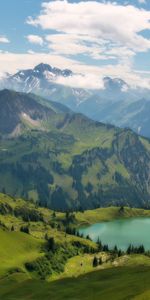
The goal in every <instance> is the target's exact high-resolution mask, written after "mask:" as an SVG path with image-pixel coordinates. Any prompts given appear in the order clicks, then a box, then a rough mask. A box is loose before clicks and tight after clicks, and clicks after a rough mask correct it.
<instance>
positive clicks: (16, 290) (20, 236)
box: [0, 194, 150, 300]
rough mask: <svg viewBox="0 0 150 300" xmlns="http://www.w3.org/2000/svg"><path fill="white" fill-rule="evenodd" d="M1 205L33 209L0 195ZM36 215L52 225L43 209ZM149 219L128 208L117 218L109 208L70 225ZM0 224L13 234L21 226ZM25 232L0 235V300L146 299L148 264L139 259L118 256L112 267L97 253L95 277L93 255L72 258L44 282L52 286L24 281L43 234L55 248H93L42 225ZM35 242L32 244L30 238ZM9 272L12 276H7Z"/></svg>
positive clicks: (81, 216)
mask: <svg viewBox="0 0 150 300" xmlns="http://www.w3.org/2000/svg"><path fill="white" fill-rule="evenodd" d="M6 202H7V203H8V204H9V205H10V206H12V207H16V206H17V207H18V206H24V205H25V204H26V206H27V207H30V208H35V206H34V204H32V203H30V202H25V201H24V200H22V199H16V200H13V199H12V198H11V197H9V196H7V195H3V194H0V203H6ZM36 209H38V210H40V211H41V213H42V214H43V216H44V219H45V220H52V211H50V210H48V209H44V208H36ZM149 215H150V211H144V210H140V209H130V208H125V211H124V214H122V215H121V214H120V213H119V208H116V207H109V208H105V209H96V210H93V211H85V212H84V213H77V214H76V219H77V223H78V224H85V223H87V222H89V223H94V222H99V221H104V220H111V219H115V218H120V217H132V216H149ZM63 218H64V214H63V213H59V212H57V213H56V220H57V222H59V221H60V222H61V220H62V219H63ZM0 220H1V221H2V222H3V223H5V225H7V226H8V228H10V227H11V226H12V224H15V225H16V228H17V230H19V226H20V225H22V224H23V221H22V220H21V218H19V219H18V218H15V217H14V216H12V215H5V216H3V215H0ZM30 231H31V235H27V234H24V233H20V232H9V231H7V230H6V231H2V230H0V258H1V263H0V277H1V279H0V299H1V298H2V299H3V300H20V299H21V300H26V299H30V300H38V299H41V298H42V299H43V300H47V299H53V300H63V299H65V300H66V299H68V300H70V299H72V300H75V299H76V300H80V299H82V300H84V299H86V300H91V299H92V300H99V299H101V300H103V299H111V300H113V299H115V300H119V299H120V300H123V299H137V300H142V299H149V297H150V290H149V284H150V279H149V278H150V277H149V276H150V270H149V266H150V259H149V257H146V256H144V255H131V256H123V257H120V258H116V259H115V260H114V261H113V262H111V261H108V262H105V260H106V259H107V258H109V254H105V253H99V254H97V256H98V257H100V256H101V257H102V258H103V262H104V263H103V265H102V266H99V267H98V268H97V269H96V271H95V272H93V267H92V261H93V257H94V254H85V255H78V256H75V257H73V258H71V259H69V260H68V262H67V264H66V267H65V271H64V273H61V274H60V275H57V276H56V275H55V274H54V275H53V276H52V278H50V280H52V282H45V281H38V280H35V279H30V280H29V278H30V275H29V273H27V272H26V271H25V269H24V263H25V262H26V261H32V260H34V259H35V258H36V257H38V256H40V255H42V253H41V249H40V248H41V245H42V243H43V237H44V234H45V232H48V233H49V235H50V236H53V237H54V238H55V240H56V241H57V242H60V243H70V242H71V241H73V240H82V242H83V241H84V242H85V243H88V244H91V245H92V246H93V245H94V243H92V242H90V241H88V240H83V239H80V238H78V237H74V236H71V235H65V233H64V232H62V231H58V230H57V229H53V228H51V227H50V226H49V225H48V224H47V225H45V224H43V223H42V222H30ZM35 236H36V237H38V239H37V238H34V237H35ZM40 238H42V240H41V239H40ZM81 263H82V266H81ZM133 266H134V268H133ZM116 267H117V268H116ZM15 268H20V269H21V270H22V272H20V273H14V269H15ZM12 269H13V275H8V274H9V272H10V270H12ZM23 272H24V273H23ZM4 275H5V277H4ZM69 277H73V278H69ZM55 279H57V280H55ZM143 282H144V283H143ZM139 295H143V296H139ZM145 295H146V296H145ZM144 297H145V298H144Z"/></svg>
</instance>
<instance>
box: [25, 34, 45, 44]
mask: <svg viewBox="0 0 150 300" xmlns="http://www.w3.org/2000/svg"><path fill="white" fill-rule="evenodd" d="M27 40H28V41H29V42H30V43H31V44H38V45H41V46H42V45H43V39H42V37H40V36H39V35H32V34H30V35H28V36H27Z"/></svg>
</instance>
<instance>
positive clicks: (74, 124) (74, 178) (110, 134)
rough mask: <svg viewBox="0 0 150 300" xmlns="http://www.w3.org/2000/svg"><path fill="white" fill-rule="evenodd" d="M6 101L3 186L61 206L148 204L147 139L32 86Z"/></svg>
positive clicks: (1, 127)
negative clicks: (75, 110) (42, 94)
mask: <svg viewBox="0 0 150 300" xmlns="http://www.w3.org/2000/svg"><path fill="white" fill-rule="evenodd" d="M0 104H1V111H0V119H1V123H0V139H1V145H0V191H2V192H4V191H5V193H8V194H10V195H12V196H14V197H21V198H24V199H27V200H32V201H33V202H36V203H39V204H40V205H41V206H44V207H49V208H51V209H54V210H58V211H60V210H61V211H66V210H77V211H78V210H81V211H82V210H84V209H95V208H98V207H107V206H110V205H111V206H113V205H114V206H118V205H119V206H120V205H126V206H132V207H143V208H149V207H150V203H149V195H150V192H149V188H148V187H149V183H150V182H149V173H150V143H149V140H147V139H144V138H142V137H139V136H138V135H136V134H135V133H133V132H132V131H131V130H129V129H119V128H115V127H113V126H110V125H105V124H102V123H98V122H94V121H92V120H90V119H88V118H87V117H85V116H84V115H82V114H75V113H72V112H70V111H68V109H67V108H65V107H64V106H62V105H59V104H58V103H53V102H49V103H48V101H45V100H44V99H41V98H40V97H37V96H35V95H32V94H28V95H26V94H23V93H16V92H13V91H8V90H4V91H1V92H0ZM6 115H8V116H9V117H8V118H7V120H6V118H5V116H6Z"/></svg>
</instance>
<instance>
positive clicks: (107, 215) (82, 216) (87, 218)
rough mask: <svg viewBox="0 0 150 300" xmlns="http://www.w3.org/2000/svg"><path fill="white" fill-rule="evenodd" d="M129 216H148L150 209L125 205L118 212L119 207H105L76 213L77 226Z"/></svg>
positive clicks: (149, 215)
mask: <svg viewBox="0 0 150 300" xmlns="http://www.w3.org/2000/svg"><path fill="white" fill-rule="evenodd" d="M131 217H150V210H144V209H138V208H129V207H125V208H124V213H120V212H119V207H106V208H98V209H94V210H86V211H85V212H84V213H82V212H77V213H76V219H77V223H78V226H81V225H84V224H94V223H98V222H103V221H111V220H115V219H121V218H131Z"/></svg>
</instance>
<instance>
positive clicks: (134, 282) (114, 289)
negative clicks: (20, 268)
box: [0, 266, 150, 300]
mask: <svg viewBox="0 0 150 300" xmlns="http://www.w3.org/2000/svg"><path fill="white" fill-rule="evenodd" d="M21 276H22V275H21ZM0 287H1V288H0V297H1V299H3V300H20V299H21V300H27V299H30V300H41V299H42V300H47V299H53V300H67V299H68V300H70V299H71V300H106V299H111V300H127V299H128V300H131V299H133V300H144V299H145V300H148V299H150V269H149V267H146V266H136V267H119V268H113V269H106V270H100V271H95V272H91V273H89V274H85V275H82V276H79V277H77V278H70V279H69V278H66V279H62V280H57V281H54V282H51V283H48V282H43V281H37V280H25V278H24V277H21V278H20V275H18V274H17V275H15V276H13V277H10V278H7V279H3V280H1V281H0Z"/></svg>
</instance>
